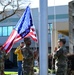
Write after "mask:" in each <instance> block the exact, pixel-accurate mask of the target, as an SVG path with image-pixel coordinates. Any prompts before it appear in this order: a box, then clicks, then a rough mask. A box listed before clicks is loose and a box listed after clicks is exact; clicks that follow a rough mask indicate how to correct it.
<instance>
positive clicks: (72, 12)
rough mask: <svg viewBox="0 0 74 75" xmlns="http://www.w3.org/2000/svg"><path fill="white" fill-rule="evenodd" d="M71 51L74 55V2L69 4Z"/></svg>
mask: <svg viewBox="0 0 74 75" xmlns="http://www.w3.org/2000/svg"><path fill="white" fill-rule="evenodd" d="M69 38H70V40H69V50H70V53H74V1H71V2H69Z"/></svg>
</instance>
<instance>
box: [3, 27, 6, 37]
mask: <svg viewBox="0 0 74 75" xmlns="http://www.w3.org/2000/svg"><path fill="white" fill-rule="evenodd" d="M3 36H7V27H3Z"/></svg>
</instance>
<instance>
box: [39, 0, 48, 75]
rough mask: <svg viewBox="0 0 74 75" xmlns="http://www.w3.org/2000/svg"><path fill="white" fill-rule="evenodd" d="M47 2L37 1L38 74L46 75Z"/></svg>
mask: <svg viewBox="0 0 74 75" xmlns="http://www.w3.org/2000/svg"><path fill="white" fill-rule="evenodd" d="M47 10H48V7H47V0H39V60H40V63H39V65H40V74H39V75H48V23H47V21H48V18H47Z"/></svg>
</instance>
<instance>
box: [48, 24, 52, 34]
mask: <svg viewBox="0 0 74 75" xmlns="http://www.w3.org/2000/svg"><path fill="white" fill-rule="evenodd" d="M51 31H52V23H48V33H51Z"/></svg>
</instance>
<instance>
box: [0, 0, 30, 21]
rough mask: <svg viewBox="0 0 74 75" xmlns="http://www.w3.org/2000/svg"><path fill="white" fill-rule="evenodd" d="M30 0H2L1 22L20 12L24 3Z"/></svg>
mask: <svg viewBox="0 0 74 75" xmlns="http://www.w3.org/2000/svg"><path fill="white" fill-rule="evenodd" d="M29 1H30V0H0V22H1V21H3V20H5V19H7V18H9V17H11V16H13V15H14V14H16V13H17V14H19V11H20V9H21V8H22V7H23V5H26V3H28V2H29Z"/></svg>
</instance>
